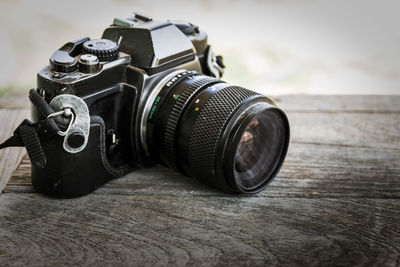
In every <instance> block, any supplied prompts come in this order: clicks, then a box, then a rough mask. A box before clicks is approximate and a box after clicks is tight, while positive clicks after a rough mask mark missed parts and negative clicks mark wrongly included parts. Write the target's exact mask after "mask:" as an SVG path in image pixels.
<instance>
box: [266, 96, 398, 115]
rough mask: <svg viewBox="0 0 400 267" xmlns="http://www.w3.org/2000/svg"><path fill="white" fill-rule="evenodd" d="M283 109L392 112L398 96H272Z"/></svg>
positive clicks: (330, 111)
mask: <svg viewBox="0 0 400 267" xmlns="http://www.w3.org/2000/svg"><path fill="white" fill-rule="evenodd" d="M272 98H273V100H274V101H275V102H276V103H277V104H278V106H280V107H282V108H283V109H284V110H285V111H289V112H292V111H296V112H312V111H318V112H328V113H351V112H352V113H394V112H397V113H398V112H399V111H400V96H384V95H373V96H372V95H334V96H332V95H306V96H305V95H285V96H277V97H272Z"/></svg>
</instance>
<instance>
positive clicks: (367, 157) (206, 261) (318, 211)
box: [0, 96, 400, 266]
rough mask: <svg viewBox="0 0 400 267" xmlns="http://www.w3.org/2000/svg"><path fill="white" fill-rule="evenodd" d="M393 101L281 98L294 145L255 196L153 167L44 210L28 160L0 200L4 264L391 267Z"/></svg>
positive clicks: (395, 222)
mask: <svg viewBox="0 0 400 267" xmlns="http://www.w3.org/2000/svg"><path fill="white" fill-rule="evenodd" d="M399 100H400V97H392V96H389V97H358V96H346V97H344V96H340V97H336V96H330V97H328V96H318V97H317V96H302V97H300V96H285V97H281V98H280V99H279V101H280V102H281V104H282V105H283V104H284V103H285V104H284V105H286V107H284V108H285V110H287V111H288V116H289V119H290V122H291V127H292V142H291V145H290V149H289V152H288V156H287V159H286V161H285V164H284V166H283V167H282V170H281V172H280V173H279V174H278V176H277V178H276V179H275V180H274V181H273V182H272V183H271V185H270V187H268V189H267V190H265V191H263V192H261V193H260V194H257V195H254V196H243V195H226V194H223V193H221V192H219V191H217V190H214V189H212V188H210V187H208V186H206V185H203V184H201V183H200V182H198V181H197V180H195V179H193V178H190V177H186V176H183V175H180V174H178V173H176V172H174V171H173V170H169V169H166V168H163V167H161V166H157V167H155V168H151V169H142V170H139V171H136V172H134V173H131V174H128V175H126V176H124V177H121V178H119V179H116V180H114V181H112V182H110V183H108V184H107V185H105V186H103V187H101V188H100V189H98V190H97V191H95V192H94V193H93V194H90V195H88V196H85V197H81V198H77V199H68V200H59V199H51V198H47V197H45V196H42V195H40V194H37V193H35V191H34V189H33V188H32V186H31V185H30V177H29V175H30V174H29V172H30V164H29V161H28V159H27V158H25V159H24V160H23V161H22V162H21V164H20V165H19V167H18V168H17V170H16V171H15V172H14V173H13V177H12V178H11V179H10V182H9V183H8V185H7V186H6V188H5V190H4V194H3V195H1V196H0V262H1V263H2V264H1V265H28V264H29V265H32V263H33V264H34V265H41V266H42V265H45V266H54V265H56V266H59V265H140V266H142V265H146V266H147V265H174V266H175V265H178V266H181V265H207V266H208V265H223V266H225V265H234V266H235V265H247V266H265V265H289V266H305V265H306V266H324V265H327V266H331V265H335V266H337V265H344V266H349V265H351V266H354V265H357V266H360V265H375V266H399V265H400V226H399V225H400V142H399V137H400V131H399V130H400V129H399V125H400V116H399V115H400V110H399V106H396V107H393V104H394V103H396V102H398V101H399ZM301 107H303V109H301Z"/></svg>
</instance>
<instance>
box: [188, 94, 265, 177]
mask: <svg viewBox="0 0 400 267" xmlns="http://www.w3.org/2000/svg"><path fill="white" fill-rule="evenodd" d="M258 95H260V94H258V93H256V92H253V91H250V90H247V89H245V88H242V87H238V86H228V87H226V88H223V89H222V90H220V91H219V92H218V93H216V94H215V95H214V96H212V97H211V98H210V99H209V100H208V101H207V103H206V104H205V106H204V107H203V108H202V109H201V111H200V114H199V115H198V116H197V119H196V122H195V124H194V127H193V130H192V132H191V136H190V141H189V151H188V152H189V153H188V154H189V159H188V160H189V161H188V163H189V168H190V170H192V171H193V175H194V176H196V177H198V178H202V179H205V180H213V179H214V176H215V162H216V160H217V157H218V156H219V157H222V155H217V146H218V142H219V140H220V138H221V135H222V134H223V129H224V128H225V125H226V124H227V123H228V121H229V118H230V116H231V115H232V113H233V112H234V111H235V109H236V108H237V107H238V106H239V105H240V104H241V103H243V102H245V101H246V100H247V99H249V98H253V97H255V96H258Z"/></svg>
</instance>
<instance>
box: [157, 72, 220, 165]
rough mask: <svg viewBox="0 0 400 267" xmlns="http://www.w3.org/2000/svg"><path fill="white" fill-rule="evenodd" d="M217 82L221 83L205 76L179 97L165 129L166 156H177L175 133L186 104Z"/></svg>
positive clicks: (164, 147) (164, 148)
mask: <svg viewBox="0 0 400 267" xmlns="http://www.w3.org/2000/svg"><path fill="white" fill-rule="evenodd" d="M216 82H219V80H217V79H214V78H211V77H206V76H203V77H201V78H199V79H198V80H196V81H195V82H193V83H191V84H190V86H189V87H188V88H186V89H185V91H184V92H183V93H182V94H181V95H180V96H179V98H178V100H177V101H176V103H175V105H174V106H173V108H172V110H171V112H170V115H169V118H168V123H167V126H166V128H165V134H164V146H163V150H164V154H165V155H170V156H171V157H175V155H176V152H175V144H174V139H175V137H176V134H175V132H176V128H177V125H178V122H179V118H180V116H181V113H182V111H183V109H184V108H185V106H186V104H187V103H188V101H190V98H191V97H192V96H193V95H195V94H196V93H197V92H198V91H199V90H200V89H202V88H204V87H206V86H208V85H211V84H214V83H216Z"/></svg>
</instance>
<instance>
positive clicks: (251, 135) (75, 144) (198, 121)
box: [0, 14, 289, 197]
mask: <svg viewBox="0 0 400 267" xmlns="http://www.w3.org/2000/svg"><path fill="white" fill-rule="evenodd" d="M223 71H224V65H223V62H222V57H220V56H215V55H214V53H213V52H212V50H211V47H210V45H208V43H207V34H206V33H204V32H202V31H200V30H199V28H198V27H197V26H195V25H193V24H191V23H186V22H175V21H158V20H153V19H152V18H150V17H147V16H144V15H140V14H134V16H133V17H130V18H127V19H115V20H114V22H113V24H112V25H111V26H110V27H109V28H107V29H106V30H105V31H104V33H103V36H102V37H101V39H94V40H91V39H89V38H82V39H79V40H76V41H72V42H68V43H66V44H65V45H64V46H62V47H61V48H60V49H58V50H56V51H55V52H54V53H53V55H52V56H51V57H50V65H49V66H46V67H45V68H44V69H43V70H41V71H40V72H39V73H38V75H37V89H31V91H30V93H29V97H30V100H31V102H32V117H33V122H30V121H28V120H25V121H24V122H23V123H22V124H21V125H20V126H19V127H18V128H17V130H16V131H15V132H14V136H13V137H11V138H10V139H9V140H7V141H6V142H5V143H3V145H2V146H1V147H6V146H18V145H19V146H25V147H26V148H27V151H28V155H29V157H30V159H31V162H32V184H33V186H34V187H35V188H36V189H37V190H38V191H39V192H42V193H44V194H47V195H51V196H55V197H77V196H81V195H85V194H87V193H90V192H92V191H93V190H95V189H96V188H98V187H100V186H101V185H103V184H104V183H106V182H108V181H110V180H111V179H114V178H116V177H120V176H122V175H124V174H126V173H128V172H131V171H133V170H134V169H135V168H138V167H151V166H154V165H155V164H162V165H164V166H167V167H169V168H174V169H176V170H178V171H179V172H181V173H183V174H185V175H188V176H193V177H196V178H198V179H199V180H200V181H202V182H204V183H206V184H208V185H210V186H213V187H216V188H218V189H220V190H222V191H224V192H227V193H256V192H259V191H260V190H262V189H264V188H265V187H266V186H267V185H268V183H269V182H270V181H271V180H272V178H273V177H274V176H275V175H276V174H277V172H278V171H279V169H280V167H281V165H282V163H283V161H284V158H285V156H286V152H287V149H288V143H289V123H288V120H287V118H286V116H285V114H284V113H283V111H282V110H280V109H279V108H277V107H276V105H275V104H274V102H273V101H272V100H271V99H269V98H267V97H266V96H264V95H261V94H258V93H256V92H253V91H250V90H247V89H245V88H242V87H238V86H232V85H229V84H227V83H225V82H223V81H221V80H219V78H220V77H221V76H222V73H223ZM1 147H0V148H1Z"/></svg>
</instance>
